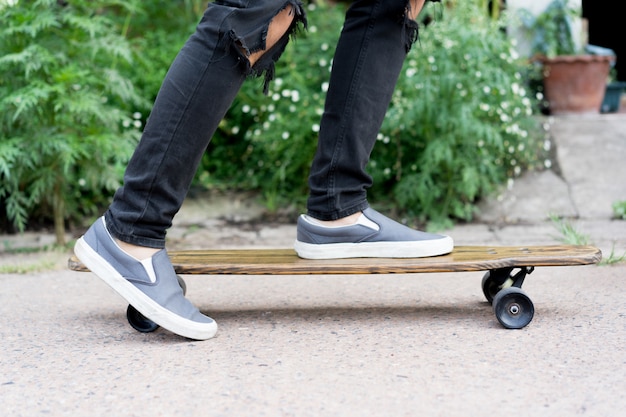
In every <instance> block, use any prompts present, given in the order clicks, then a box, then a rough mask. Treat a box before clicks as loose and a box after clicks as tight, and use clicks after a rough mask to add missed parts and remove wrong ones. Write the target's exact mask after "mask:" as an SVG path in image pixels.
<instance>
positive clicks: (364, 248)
mask: <svg viewBox="0 0 626 417" xmlns="http://www.w3.org/2000/svg"><path fill="white" fill-rule="evenodd" d="M294 249H295V250H296V253H297V254H298V256H299V257H301V258H304V259H343V258H425V257H429V256H439V255H445V254H447V253H450V252H452V250H453V249H454V241H453V240H452V238H451V237H449V236H445V237H443V238H441V239H436V240H423V241H411V242H363V243H326V244H320V245H317V244H311V243H304V242H300V241H299V240H296V242H295V244H294Z"/></svg>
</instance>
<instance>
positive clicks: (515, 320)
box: [493, 287, 535, 329]
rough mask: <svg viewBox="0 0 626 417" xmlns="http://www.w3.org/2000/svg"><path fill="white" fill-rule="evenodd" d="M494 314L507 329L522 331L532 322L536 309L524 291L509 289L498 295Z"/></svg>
mask: <svg viewBox="0 0 626 417" xmlns="http://www.w3.org/2000/svg"><path fill="white" fill-rule="evenodd" d="M493 312H494V313H495V315H496V318H497V319H498V321H499V322H500V324H502V325H503V326H504V327H506V328H507V329H521V328H523V327H526V326H527V325H528V323H530V322H531V321H532V319H533V316H534V315H535V307H534V305H533V302H532V301H531V299H530V297H528V295H527V294H526V292H525V291H524V290H522V289H521V288H517V287H509V288H505V289H503V290H501V291H500V292H498V294H496V296H495V298H494V299H493Z"/></svg>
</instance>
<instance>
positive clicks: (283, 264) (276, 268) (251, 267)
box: [69, 245, 602, 333]
mask: <svg viewBox="0 0 626 417" xmlns="http://www.w3.org/2000/svg"><path fill="white" fill-rule="evenodd" d="M169 256H170V259H171V261H172V264H173V265H174V270H175V271H176V273H177V274H179V275H178V280H179V284H180V286H181V287H182V289H183V292H186V285H185V281H184V280H183V279H182V278H181V277H180V275H184V274H201V275H223V274H230V275H329V274H330V275H343V274H417V273H425V272H477V271H478V272H480V271H483V272H485V274H484V275H483V278H482V282H481V286H482V291H483V294H484V296H485V298H486V299H487V301H488V302H489V303H490V304H491V305H492V307H493V312H494V314H495V316H496V318H497V320H498V321H499V322H500V324H501V325H502V326H503V327H505V328H507V329H521V328H523V327H526V326H527V325H528V324H529V323H530V322H531V321H532V319H533V316H534V313H535V308H534V305H533V302H532V300H531V299H530V297H529V296H528V294H527V293H526V292H525V291H524V290H522V284H523V283H524V279H525V278H526V277H527V276H528V275H529V274H531V273H532V272H533V271H534V269H535V268H536V267H543V266H575V265H591V264H597V263H598V262H600V260H601V259H602V253H601V252H600V250H599V249H598V248H596V247H593V246H575V245H554V246H526V247H513V246H457V247H455V248H454V251H453V252H452V253H450V254H447V255H442V256H434V257H427V258H350V259H330V260H308V259H302V258H299V257H298V255H297V254H296V252H295V251H294V250H292V249H237V250H187V251H173V252H170V253H169ZM69 268H70V269H71V270H74V271H88V269H87V268H85V266H84V265H82V263H81V262H80V261H79V260H78V259H77V258H76V257H74V256H73V257H71V258H70V259H69ZM126 316H127V319H128V322H129V323H130V325H131V326H132V327H133V328H135V329H136V330H138V331H140V332H146V333H147V332H151V331H154V330H156V329H157V328H158V325H156V324H155V323H153V322H152V321H150V320H148V319H147V318H145V317H144V316H143V315H142V314H141V313H139V312H138V311H137V310H135V309H134V307H132V306H128V308H127V312H126Z"/></svg>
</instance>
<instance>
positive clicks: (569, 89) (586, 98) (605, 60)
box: [540, 55, 615, 114]
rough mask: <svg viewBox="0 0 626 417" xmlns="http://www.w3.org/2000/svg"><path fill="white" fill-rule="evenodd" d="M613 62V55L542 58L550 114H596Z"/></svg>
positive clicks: (544, 84)
mask: <svg viewBox="0 0 626 417" xmlns="http://www.w3.org/2000/svg"><path fill="white" fill-rule="evenodd" d="M613 60H615V56H612V55H565V56H557V57H555V58H545V57H543V58H541V59H540V62H541V63H542V65H543V86H544V93H545V96H546V99H547V100H548V103H549V106H550V108H549V110H550V114H568V113H599V112H600V107H601V105H602V100H603V99H604V92H605V89H606V83H607V78H608V76H609V70H610V68H611V62H612V61H613Z"/></svg>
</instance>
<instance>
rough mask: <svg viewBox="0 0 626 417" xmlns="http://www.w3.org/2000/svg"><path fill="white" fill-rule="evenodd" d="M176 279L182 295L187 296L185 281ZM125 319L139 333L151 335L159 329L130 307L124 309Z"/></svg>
mask: <svg viewBox="0 0 626 417" xmlns="http://www.w3.org/2000/svg"><path fill="white" fill-rule="evenodd" d="M176 278H177V279H178V285H180V288H181V289H182V290H183V294H187V283H186V282H185V280H184V279H183V278H182V277H181V276H180V275H176ZM126 319H127V320H128V324H130V325H131V327H132V328H133V329H135V330H137V331H138V332H141V333H151V332H153V331H155V330H156V329H158V328H159V325H158V324H156V323H155V322H153V321H152V320H150V319H148V318H146V316H144V315H143V314H141V313H140V312H139V311H137V309H136V308H135V307H133V306H131V305H129V306H128V307H127V308H126Z"/></svg>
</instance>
